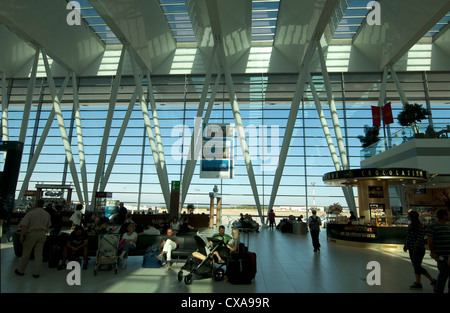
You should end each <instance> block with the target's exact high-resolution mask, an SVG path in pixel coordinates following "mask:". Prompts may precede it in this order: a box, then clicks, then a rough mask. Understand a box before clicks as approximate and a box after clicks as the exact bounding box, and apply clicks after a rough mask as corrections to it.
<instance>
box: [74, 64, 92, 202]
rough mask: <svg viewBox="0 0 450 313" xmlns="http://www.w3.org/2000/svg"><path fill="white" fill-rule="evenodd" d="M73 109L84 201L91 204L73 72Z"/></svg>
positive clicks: (75, 78)
mask: <svg viewBox="0 0 450 313" xmlns="http://www.w3.org/2000/svg"><path fill="white" fill-rule="evenodd" d="M72 89H73V110H74V112H75V128H76V131H77V143H78V157H79V159H80V171H81V182H82V185H83V192H84V201H85V202H86V203H87V204H89V195H88V182H87V172H86V155H85V154H84V143H83V128H82V126H81V112H80V101H79V98H78V81H77V76H76V74H75V72H74V73H72Z"/></svg>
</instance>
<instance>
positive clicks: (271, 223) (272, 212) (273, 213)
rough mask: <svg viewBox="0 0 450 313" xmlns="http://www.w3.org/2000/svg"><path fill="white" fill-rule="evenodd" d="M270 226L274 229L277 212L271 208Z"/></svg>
mask: <svg viewBox="0 0 450 313" xmlns="http://www.w3.org/2000/svg"><path fill="white" fill-rule="evenodd" d="M269 227H270V228H271V229H273V228H274V227H275V212H274V211H273V209H272V210H270V213H269Z"/></svg>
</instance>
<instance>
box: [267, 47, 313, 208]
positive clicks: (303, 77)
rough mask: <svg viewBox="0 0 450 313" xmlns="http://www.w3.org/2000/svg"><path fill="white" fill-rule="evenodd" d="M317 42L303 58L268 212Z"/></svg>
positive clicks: (281, 172) (277, 184) (284, 160)
mask: <svg viewBox="0 0 450 313" xmlns="http://www.w3.org/2000/svg"><path fill="white" fill-rule="evenodd" d="M316 47H317V41H316V40H315V39H314V38H313V40H311V43H310V45H309V47H308V50H307V51H306V54H305V57H304V58H303V63H302V66H301V69H300V73H299V75H298V78H297V84H296V87H295V92H294V96H293V97H292V102H291V109H290V112H289V117H288V121H287V124H286V130H285V132H284V134H285V135H284V139H283V144H282V146H281V151H280V157H279V159H278V167H277V170H276V172H275V177H274V179H273V185H272V192H271V195H270V201H269V208H268V212H270V210H272V208H273V205H274V203H275V198H276V196H277V193H278V187H279V186H280V181H281V177H282V175H283V170H284V165H285V163H286V157H287V154H288V150H289V146H290V144H291V139H292V133H293V131H294V127H295V122H296V120H297V115H298V110H299V105H300V101H301V100H302V97H303V91H304V88H305V83H306V80H307V78H308V75H309V63H310V62H311V59H312V57H313V56H314V53H315V51H316Z"/></svg>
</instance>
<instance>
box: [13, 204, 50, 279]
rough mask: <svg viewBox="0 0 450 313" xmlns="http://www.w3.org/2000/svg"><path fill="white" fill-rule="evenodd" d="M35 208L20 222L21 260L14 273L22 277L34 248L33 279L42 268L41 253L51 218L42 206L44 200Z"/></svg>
mask: <svg viewBox="0 0 450 313" xmlns="http://www.w3.org/2000/svg"><path fill="white" fill-rule="evenodd" d="M36 205H37V207H36V208H35V209H34V210H32V211H30V212H28V213H27V214H26V215H25V217H24V218H23V220H22V229H21V231H20V242H21V243H22V245H23V252H22V260H21V261H20V265H19V267H18V268H17V269H16V270H15V273H16V274H17V275H19V276H23V275H24V273H25V270H26V268H27V265H28V262H29V261H30V255H31V251H32V250H33V248H34V271H33V277H34V278H38V277H39V274H40V272H41V268H42V252H43V250H44V242H45V239H46V236H47V231H48V229H49V227H50V225H51V217H50V214H48V213H47V212H46V211H45V210H44V208H43V206H44V200H42V199H39V200H38V201H37V203H36Z"/></svg>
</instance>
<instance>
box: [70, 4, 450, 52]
mask: <svg viewBox="0 0 450 313" xmlns="http://www.w3.org/2000/svg"><path fill="white" fill-rule="evenodd" d="M66 1H67V2H70V0H66ZM281 1H282V0H252V18H251V20H252V39H251V41H252V45H257V46H272V45H273V43H274V39H275V34H276V28H277V22H278V12H279V6H280V2H281ZM77 2H78V3H80V6H81V8H80V9H81V17H82V19H83V20H84V21H85V22H86V24H87V25H88V26H89V27H90V28H91V29H92V31H93V32H94V33H95V35H96V36H97V37H98V38H99V40H100V41H101V42H103V44H104V45H105V46H106V47H113V46H118V45H122V43H121V42H120V40H119V39H118V38H117V36H116V35H115V34H114V32H113V31H112V30H111V29H110V28H109V26H108V25H107V24H106V23H105V21H104V20H103V19H102V18H101V16H100V15H99V14H98V13H97V11H96V10H95V8H94V7H93V6H92V5H91V3H90V2H89V0H78V1H77ZM159 3H160V6H161V9H162V11H163V14H164V16H165V17H166V21H167V23H168V25H169V27H170V28H171V30H172V34H173V37H174V39H175V41H176V43H177V45H178V46H183V44H188V45H195V46H197V39H196V36H195V32H194V30H193V27H192V22H191V20H190V16H189V13H188V11H187V7H186V3H185V1H184V0H159ZM367 3H368V1H367V0H343V1H341V4H340V5H339V6H338V8H337V10H336V13H335V15H334V16H333V17H332V19H331V20H330V27H331V28H332V33H333V37H332V40H333V41H338V42H339V41H340V40H352V39H353V37H354V36H355V35H356V34H357V32H358V30H359V29H360V28H361V25H363V24H364V20H365V19H366V17H367V14H368V13H369V11H370V9H368V8H367ZM344 6H346V7H345V9H344ZM449 23H450V12H448V13H447V14H446V15H445V16H444V17H443V18H442V19H441V20H440V21H439V22H438V23H436V25H434V26H433V27H432V28H431V29H430V30H429V31H428V32H427V33H426V34H425V35H424V36H423V38H424V39H428V40H429V39H430V38H431V39H433V37H434V36H436V35H437V34H438V33H439V32H440V31H441V30H442V29H444V28H445V27H446V26H447V25H448V24H449Z"/></svg>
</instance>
